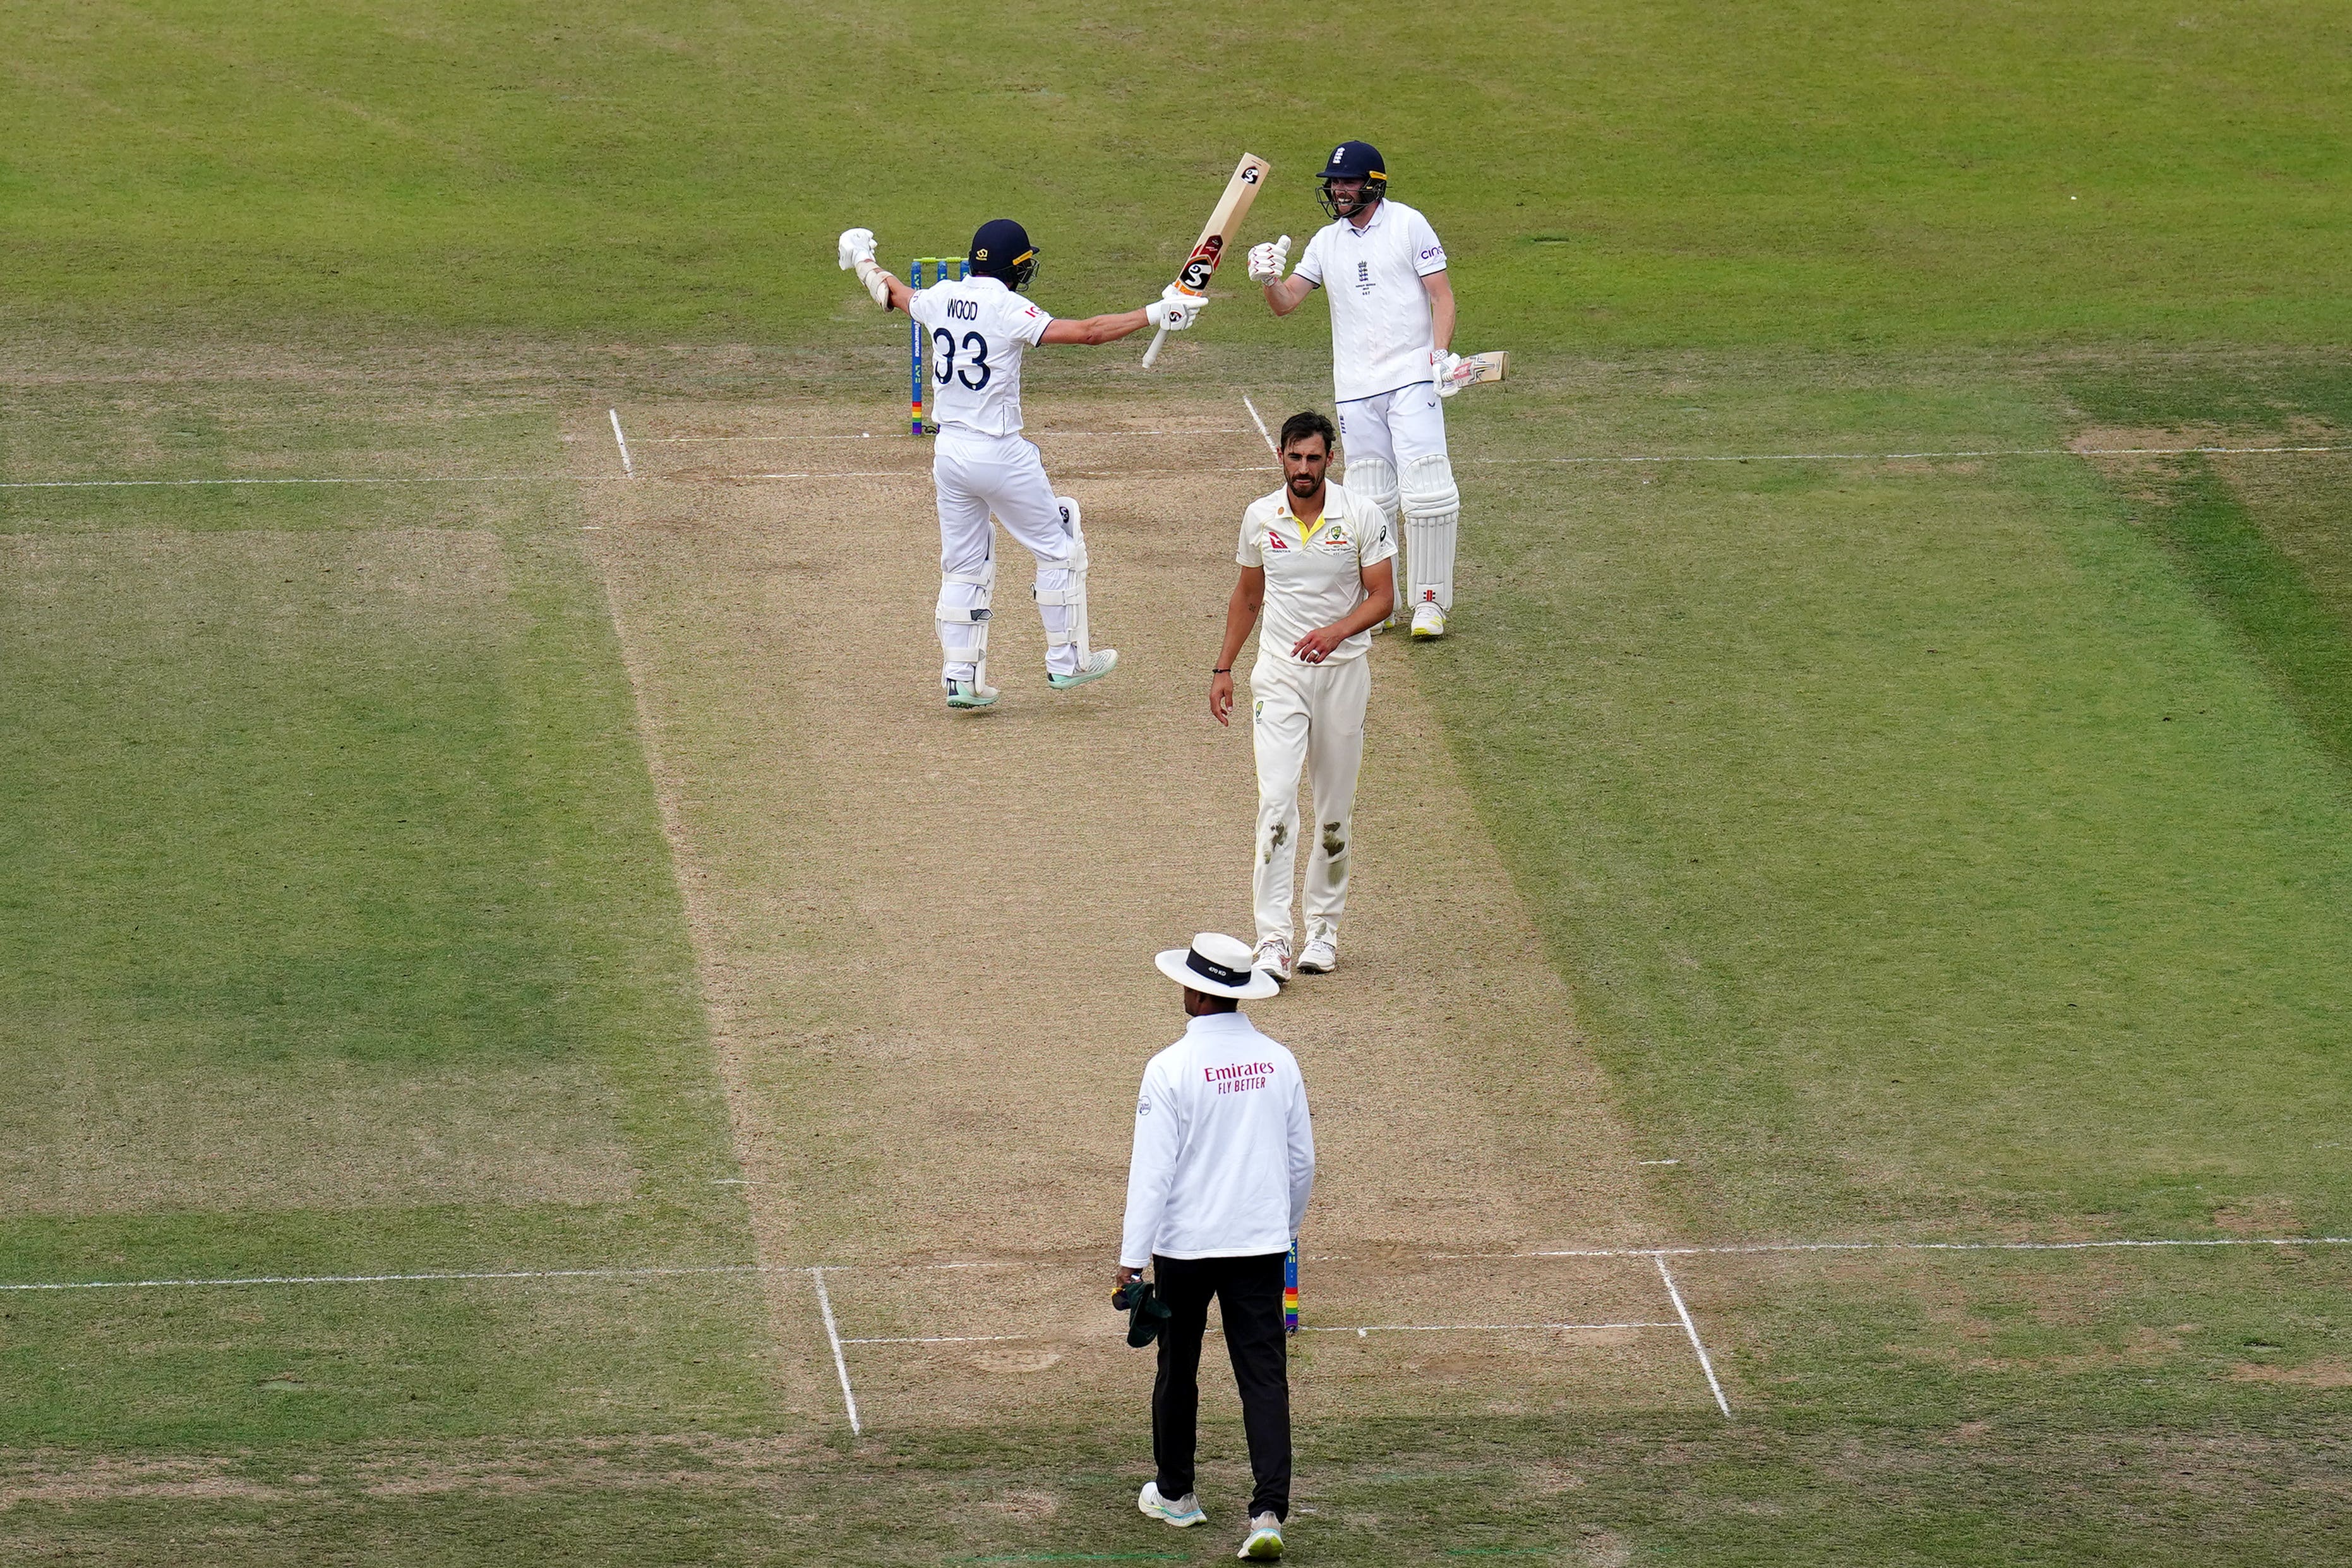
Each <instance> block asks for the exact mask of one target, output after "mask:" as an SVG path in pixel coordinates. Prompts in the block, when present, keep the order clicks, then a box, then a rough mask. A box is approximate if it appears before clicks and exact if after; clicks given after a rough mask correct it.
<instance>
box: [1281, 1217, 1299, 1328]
mask: <svg viewBox="0 0 2352 1568" xmlns="http://www.w3.org/2000/svg"><path fill="white" fill-rule="evenodd" d="M1282 1332H1283V1333H1297V1332H1298V1242H1297V1239H1292V1241H1291V1243H1290V1256H1289V1257H1287V1258H1286V1259H1284V1260H1282Z"/></svg>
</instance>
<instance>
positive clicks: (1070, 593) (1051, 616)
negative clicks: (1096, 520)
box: [1031, 496, 1094, 674]
mask: <svg viewBox="0 0 2352 1568" xmlns="http://www.w3.org/2000/svg"><path fill="white" fill-rule="evenodd" d="M1054 504H1055V506H1056V507H1059V508H1060V509H1061V514H1062V529H1063V532H1064V533H1066V534H1067V535H1068V536H1069V540H1070V553H1069V555H1068V556H1067V557H1066V558H1065V559H1061V560H1058V561H1050V562H1049V561H1039V562H1038V563H1037V583H1036V586H1035V587H1034V589H1032V590H1031V592H1033V593H1034V594H1035V595H1036V599H1037V618H1038V619H1039V620H1040V621H1042V622H1045V665H1046V668H1048V669H1050V670H1056V671H1059V672H1060V673H1061V674H1070V673H1071V672H1072V671H1075V670H1079V669H1083V668H1084V667H1085V666H1086V663H1087V658H1088V657H1089V656H1090V655H1091V654H1092V653H1093V652H1094V648H1093V645H1092V644H1091V643H1088V642H1087V536H1086V533H1085V531H1084V529H1083V528H1081V527H1080V525H1079V521H1078V504H1077V502H1076V501H1074V500H1072V499H1071V498H1070V497H1067V496H1056V497H1054ZM1064 664H1068V666H1069V668H1068V669H1063V667H1062V666H1063V665H1064Z"/></svg>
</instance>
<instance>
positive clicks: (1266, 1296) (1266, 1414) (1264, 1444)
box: [1151, 1252, 1290, 1519]
mask: <svg viewBox="0 0 2352 1568" xmlns="http://www.w3.org/2000/svg"><path fill="white" fill-rule="evenodd" d="M1288 1256H1289V1254H1288V1253H1287V1252H1267V1253H1263V1254H1261V1255H1259V1256H1257V1257H1253V1258H1161V1257H1159V1256H1157V1255H1154V1256H1153V1258H1152V1260H1151V1275H1152V1278H1153V1279H1154V1280H1156V1281H1158V1282H1159V1285H1160V1296H1161V1298H1162V1299H1163V1300H1165V1301H1167V1303H1168V1308H1169V1312H1170V1313H1171V1316H1170V1317H1169V1320H1168V1322H1167V1323H1166V1325H1165V1326H1164V1327H1162V1328H1161V1329H1160V1375H1159V1377H1158V1378H1157V1379H1155V1380H1154V1381H1153V1383H1152V1385H1151V1458H1152V1459H1153V1460H1154V1461H1155V1462H1156V1463H1157V1464H1158V1465H1159V1467H1160V1476H1159V1482H1158V1484H1159V1487H1160V1496H1161V1497H1164V1498H1166V1499H1168V1500H1170V1501H1171V1502H1172V1501H1174V1500H1176V1499H1178V1498H1180V1497H1182V1496H1183V1495H1184V1494H1186V1493H1187V1492H1189V1491H1191V1490H1192V1450H1193V1447H1194V1435H1195V1422H1196V1419H1197V1417H1198V1416H1199V1415H1200V1412H1201V1336H1202V1333H1203V1332H1204V1331H1205V1329H1206V1327H1207V1324H1208V1320H1209V1298H1210V1297H1212V1296H1214V1297H1215V1298H1216V1299H1217V1305H1218V1309H1219V1313H1220V1316H1221V1317H1222V1319H1223V1324H1224V1330H1225V1354H1227V1355H1228V1356H1230V1357H1232V1358H1233V1364H1234V1382H1235V1383H1237V1384H1239V1385H1241V1393H1242V1429H1243V1430H1244V1432H1246V1433H1247V1434H1248V1435H1249V1457H1250V1475H1251V1477H1252V1478H1253V1479H1255V1482H1256V1486H1255V1490H1253V1491H1252V1492H1251V1493H1250V1515H1251V1517H1252V1518H1255V1517H1256V1516H1257V1515H1259V1514H1261V1513H1271V1514H1273V1515H1274V1516H1275V1517H1276V1519H1287V1518H1289V1517H1290V1375H1289V1369H1288V1365H1287V1362H1286V1353H1287V1351H1288V1348H1289V1347H1288V1345H1287V1343H1286V1342H1285V1339H1284V1335H1283V1332H1282V1265H1283V1262H1284V1260H1286V1258H1287V1257H1288Z"/></svg>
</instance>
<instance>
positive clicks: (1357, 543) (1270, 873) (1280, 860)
mask: <svg viewBox="0 0 2352 1568" xmlns="http://www.w3.org/2000/svg"><path fill="white" fill-rule="evenodd" d="M1331 435H1332V431H1331V422H1330V421H1329V420H1328V419H1326V418H1324V417H1323V416H1322V415H1321V414H1319V413H1295V414H1292V415H1291V416H1290V417H1289V418H1288V419H1286V420H1285V421H1283V423H1282V441H1281V446H1280V450H1281V456H1282V488H1281V489H1279V490H1276V492H1275V493H1274V494H1273V495H1271V496H1265V497H1261V498H1259V499H1258V500H1255V501H1253V502H1251V503H1250V507H1249V509H1248V510H1247V511H1246V512H1244V513H1243V514H1242V533H1241V548H1240V549H1239V550H1238V551H1237V552H1236V554H1235V556H1234V559H1235V561H1236V562H1237V563H1238V564H1239V565H1240V567H1241V569H1242V570H1241V577H1240V580H1238V581H1236V582H1235V583H1234V592H1233V598H1232V599H1231V600H1230V601H1228V603H1227V604H1226V607H1225V641H1224V647H1223V653H1221V654H1220V655H1219V657H1218V659H1217V664H1216V668H1214V669H1213V670H1212V671H1211V672H1210V674H1209V713H1210V715H1211V716H1213V717H1214V718H1215V719H1216V721H1217V722H1218V723H1219V724H1229V723H1231V722H1232V720H1231V715H1232V713H1233V711H1234V673H1233V672H1234V660H1235V659H1236V658H1238V657H1239V656H1240V655H1241V651H1242V644H1243V643H1245V642H1247V641H1248V640H1249V634H1250V628H1252V627H1253V626H1255V625H1256V624H1257V621H1258V615H1259V612H1260V611H1261V610H1263V611H1264V612H1265V630H1264V631H1263V632H1260V633H1259V635H1258V640H1257V663H1256V664H1254V665H1253V666H1251V669H1250V695H1251V703H1250V714H1251V724H1250V738H1251V741H1252V743H1253V744H1254V746H1255V748H1256V751H1257V835H1256V837H1255V840H1254V841H1253V844H1254V857H1255V866H1256V869H1255V872H1254V873H1253V875H1254V878H1255V904H1256V906H1257V951H1256V956H1255V958H1254V960H1253V965H1254V967H1256V968H1259V969H1262V970H1264V971H1265V972H1266V973H1268V974H1270V975H1272V976H1273V977H1275V978H1276V980H1278V981H1284V982H1287V981H1288V980H1289V978H1290V971H1291V958H1290V941H1291V936H1292V931H1291V917H1290V899H1291V879H1292V877H1293V875H1294V874H1295V873H1296V872H1297V866H1298V779H1299V775H1300V774H1301V773H1302V772H1303V773H1305V774H1306V776H1307V783H1308V785H1309V787H1310V789H1312V790H1313V794H1314V807H1315V822H1314V827H1315V847H1314V848H1313V849H1312V850H1311V851H1309V852H1308V853H1307V899H1306V903H1307V945H1306V946H1304V947H1302V948H1301V949H1299V952H1298V965H1297V967H1299V968H1300V969H1301V970H1303V971H1305V972H1306V973H1307V974H1310V975H1322V974H1328V973H1330V971H1331V970H1332V969H1333V968H1335V967H1337V966H1338V964H1339V916H1340V915H1341V913H1342V912H1343V911H1344V910H1345V909H1346V908H1347V904H1348V845H1349V835H1350V834H1351V833H1352V832H1353V831H1354V826H1353V821H1354V813H1355V809H1356V775H1357V773H1358V771H1359V770H1360V768H1362V766H1363V760H1364V708H1365V706H1366V704H1367V703H1368V702H1369V701H1370V697H1371V693H1372V670H1371V664H1370V661H1369V660H1368V659H1366V658H1365V656H1364V655H1365V653H1366V651H1367V650H1368V649H1369V648H1370V646H1371V641H1372V628H1373V627H1375V626H1377V625H1379V624H1380V623H1381V621H1382V620H1383V619H1384V618H1386V617H1387V616H1388V614H1389V613H1390V612H1391V611H1392V610H1393V609H1394V608H1395V606H1396V566H1395V562H1394V557H1395V555H1396V541H1395V540H1394V539H1392V538H1390V537H1389V525H1388V519H1387V518H1386V517H1382V516H1381V514H1380V512H1379V511H1377V510H1376V509H1374V508H1373V507H1369V506H1367V505H1365V504H1364V503H1363V501H1362V500H1361V499H1360V497H1354V496H1351V495H1350V494H1349V492H1348V491H1346V490H1343V489H1341V488H1340V487H1339V486H1337V485H1334V484H1330V483H1328V481H1327V480H1326V478H1325V474H1326V473H1327V471H1328V469H1329V468H1330V466H1331Z"/></svg>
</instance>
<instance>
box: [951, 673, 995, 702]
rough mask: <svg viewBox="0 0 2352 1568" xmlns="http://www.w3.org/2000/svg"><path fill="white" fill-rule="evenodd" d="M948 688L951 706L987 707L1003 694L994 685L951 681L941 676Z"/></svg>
mask: <svg viewBox="0 0 2352 1568" xmlns="http://www.w3.org/2000/svg"><path fill="white" fill-rule="evenodd" d="M941 684H942V685H945V686H946V687H947V688H948V706H950V707H951V708H975V707H986V706H988V705H989V704H991V703H992V702H994V701H995V700H996V699H997V697H998V696H999V695H1002V694H1000V693H999V692H998V691H997V689H996V688H995V687H994V686H983V685H981V684H980V683H979V682H978V681H950V680H947V679H946V678H945V677H941Z"/></svg>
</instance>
